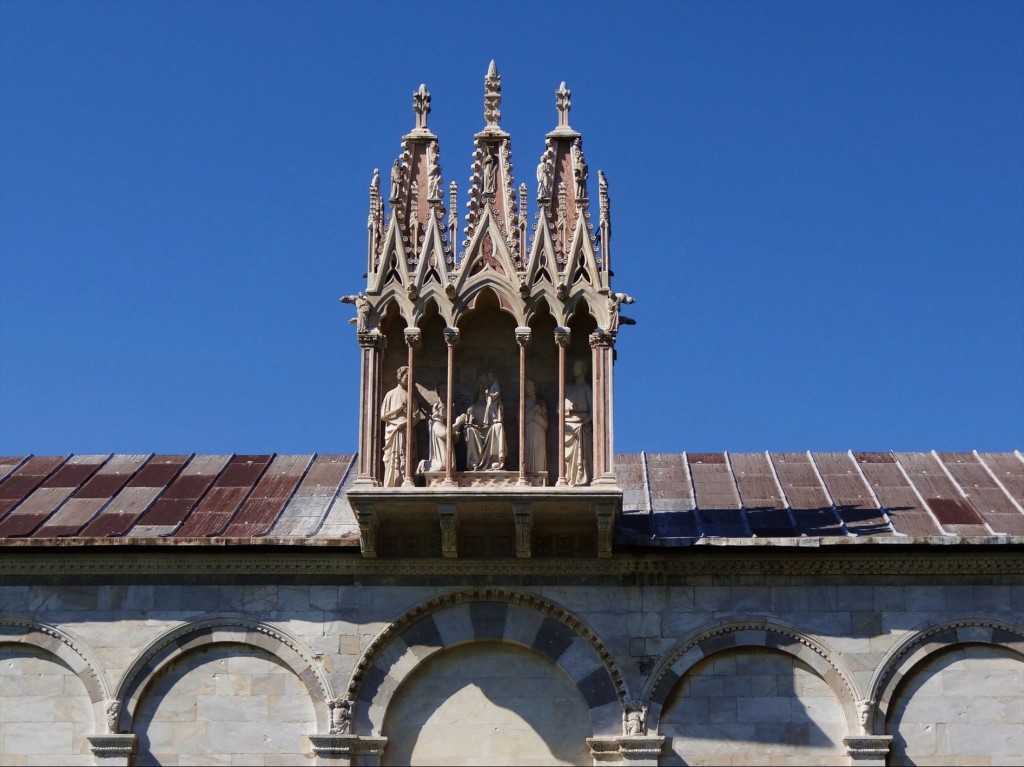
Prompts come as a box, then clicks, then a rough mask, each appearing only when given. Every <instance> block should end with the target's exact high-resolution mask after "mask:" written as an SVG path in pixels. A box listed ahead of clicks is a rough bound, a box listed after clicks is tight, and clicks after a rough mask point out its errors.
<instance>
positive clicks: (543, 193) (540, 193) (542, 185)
mask: <svg viewBox="0 0 1024 767" xmlns="http://www.w3.org/2000/svg"><path fill="white" fill-rule="evenodd" d="M554 165H555V163H554V157H553V154H552V151H551V148H550V147H548V148H547V149H545V150H544V154H542V155H541V156H540V162H539V163H537V200H538V201H543V200H550V199H551V185H552V184H553V183H554V180H555V167H554Z"/></svg>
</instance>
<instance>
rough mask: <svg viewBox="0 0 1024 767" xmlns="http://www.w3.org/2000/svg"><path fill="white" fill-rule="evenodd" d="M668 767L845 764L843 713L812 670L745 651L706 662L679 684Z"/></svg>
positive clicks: (668, 723) (672, 703) (668, 726)
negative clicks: (829, 761)
mask: <svg viewBox="0 0 1024 767" xmlns="http://www.w3.org/2000/svg"><path fill="white" fill-rule="evenodd" d="M660 732H661V734H662V735H665V736H668V737H670V738H671V745H670V746H668V747H667V748H666V749H665V752H664V754H663V757H662V761H661V764H665V765H669V764H671V765H684V764H703V763H705V762H709V761H711V762H714V763H732V762H722V761H721V760H723V759H726V760H728V759H729V758H731V759H732V761H733V762H735V763H743V764H765V763H767V762H769V761H770V762H771V763H772V764H786V763H787V762H786V759H787V757H788V758H789V759H791V760H792V761H791V762H789V763H791V764H794V765H799V764H807V763H808V761H807V760H808V759H821V758H825V759H827V758H828V757H836V758H838V759H839V760H840V761H841V760H843V759H845V758H846V757H845V749H844V747H843V745H842V739H843V736H845V735H846V723H845V718H844V716H843V711H842V707H841V706H840V704H839V701H838V700H837V699H836V697H835V695H834V694H833V693H832V690H831V689H830V688H829V687H828V685H827V684H826V683H825V682H824V680H822V679H821V678H820V677H819V676H818V675H817V674H816V673H815V672H814V670H813V669H811V667H810V666H808V665H806V664H805V663H804V662H803V661H801V660H799V659H797V658H794V657H792V656H791V655H788V654H786V653H782V652H773V651H770V650H751V649H746V650H743V649H740V650H733V651H724V652H720V653H716V654H715V655H713V656H711V657H709V658H706V659H704V660H703V661H701V662H700V663H698V664H697V665H696V666H694V667H693V668H692V669H691V670H690V671H689V672H688V673H687V674H686V675H685V676H683V678H682V679H681V680H680V681H679V682H678V683H677V684H676V686H675V688H674V689H673V690H672V692H671V693H670V694H669V697H668V700H667V701H666V705H665V710H664V713H663V714H662V716H661V726H660ZM843 763H845V762H843Z"/></svg>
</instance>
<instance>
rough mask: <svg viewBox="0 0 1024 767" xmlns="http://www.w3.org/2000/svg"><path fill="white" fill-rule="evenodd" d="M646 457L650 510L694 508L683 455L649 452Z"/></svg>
mask: <svg viewBox="0 0 1024 767" xmlns="http://www.w3.org/2000/svg"><path fill="white" fill-rule="evenodd" d="M646 457H647V481H648V489H649V491H650V500H651V510H652V511H655V512H660V511H691V510H692V509H693V508H694V501H693V489H692V487H691V485H690V472H689V470H688V467H687V463H686V461H684V459H683V455H682V454H680V453H651V454H649V455H647V456H646Z"/></svg>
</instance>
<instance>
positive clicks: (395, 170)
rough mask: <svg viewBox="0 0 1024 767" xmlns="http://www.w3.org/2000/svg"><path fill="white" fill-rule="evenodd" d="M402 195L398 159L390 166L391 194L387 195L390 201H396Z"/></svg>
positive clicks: (400, 171)
mask: <svg viewBox="0 0 1024 767" xmlns="http://www.w3.org/2000/svg"><path fill="white" fill-rule="evenodd" d="M401 196H402V166H401V165H399V164H398V160H395V164H394V165H392V166H391V196H390V197H388V200H390V201H391V202H392V203H395V202H398V199H399V198H400V197H401Z"/></svg>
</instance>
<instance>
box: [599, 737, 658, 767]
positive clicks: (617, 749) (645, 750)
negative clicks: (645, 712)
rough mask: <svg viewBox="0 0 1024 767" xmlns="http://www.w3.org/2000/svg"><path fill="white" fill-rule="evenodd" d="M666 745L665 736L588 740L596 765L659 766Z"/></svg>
mask: <svg viewBox="0 0 1024 767" xmlns="http://www.w3.org/2000/svg"><path fill="white" fill-rule="evenodd" d="M664 744H665V736H663V735H639V736H633V737H628V736H621V737H617V738H616V737H604V738H587V745H588V746H590V755H591V756H592V757H594V763H595V764H603V763H605V762H614V763H616V764H630V765H636V766H637V767H640V765H652V767H653V766H654V765H657V764H658V755H659V754H660V753H661V749H662V746H663V745H664Z"/></svg>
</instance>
